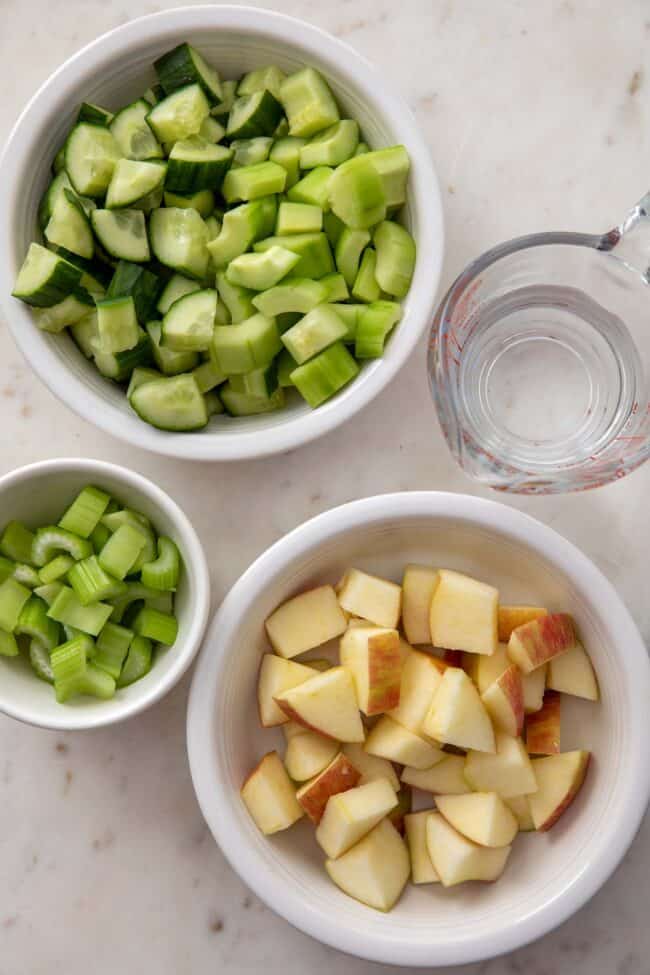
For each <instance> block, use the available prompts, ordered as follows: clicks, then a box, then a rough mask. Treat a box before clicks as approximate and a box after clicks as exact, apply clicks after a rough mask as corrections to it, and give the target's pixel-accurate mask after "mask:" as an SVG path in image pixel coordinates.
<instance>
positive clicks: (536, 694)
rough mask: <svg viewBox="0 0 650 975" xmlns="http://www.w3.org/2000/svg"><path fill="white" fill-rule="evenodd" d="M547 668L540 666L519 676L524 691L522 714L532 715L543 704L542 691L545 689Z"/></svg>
mask: <svg viewBox="0 0 650 975" xmlns="http://www.w3.org/2000/svg"><path fill="white" fill-rule="evenodd" d="M546 671H547V667H546V666H544V665H542V666H541V667H538V668H537V670H533V671H532V672H531V673H530V674H522V675H521V685H522V687H523V690H524V713H525V714H534V713H535V711H539V709H540V708H541V706H542V704H543V703H544V689H545V688H546Z"/></svg>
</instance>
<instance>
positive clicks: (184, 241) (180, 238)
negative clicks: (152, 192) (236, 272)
mask: <svg viewBox="0 0 650 975" xmlns="http://www.w3.org/2000/svg"><path fill="white" fill-rule="evenodd" d="M149 232H150V234H151V249H152V250H153V252H154V254H155V255H156V257H157V258H158V260H159V261H160V263H161V264H166V265H167V267H171V268H173V270H175V271H179V272H180V273H181V274H184V275H187V277H190V278H197V279H198V280H199V281H202V280H203V279H204V277H205V272H206V271H207V269H208V248H207V237H208V234H207V230H206V227H205V224H204V222H203V220H202V219H201V217H200V216H199V214H198V213H197V211H196V210H193V209H187V210H183V209H181V208H180V207H163V208H161V209H160V210H154V212H153V213H152V214H151V222H150V225H149Z"/></svg>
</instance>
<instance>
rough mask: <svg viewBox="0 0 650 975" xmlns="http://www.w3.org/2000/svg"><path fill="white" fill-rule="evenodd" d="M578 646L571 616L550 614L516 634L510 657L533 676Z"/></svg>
mask: <svg viewBox="0 0 650 975" xmlns="http://www.w3.org/2000/svg"><path fill="white" fill-rule="evenodd" d="M576 642H577V638H576V631H575V626H574V623H573V620H572V618H571V617H570V616H569V614H568V613H549V615H548V616H541V617H540V618H539V619H536V620H531V621H530V623H524V624H523V626H518V627H517V629H516V630H513V631H512V633H511V634H510V639H509V641H508V656H509V657H510V659H511V660H512V662H513V663H514V664H517V666H518V667H519V669H520V670H521V671H522V672H523V673H524V674H530V673H531V672H532V671H534V670H536V669H537V668H538V667H541V666H543V664H546V663H548V661H549V660H552V659H553V658H554V657H558V656H559V655H560V654H562V653H566V652H567V651H568V650H571V649H572V648H573V647H575V645H576Z"/></svg>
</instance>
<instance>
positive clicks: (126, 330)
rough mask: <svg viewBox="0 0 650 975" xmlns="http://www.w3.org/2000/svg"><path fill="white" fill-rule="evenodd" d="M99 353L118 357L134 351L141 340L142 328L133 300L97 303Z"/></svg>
mask: <svg viewBox="0 0 650 975" xmlns="http://www.w3.org/2000/svg"><path fill="white" fill-rule="evenodd" d="M97 329H98V334H99V346H98V348H99V351H100V352H101V353H104V354H106V355H117V353H118V352H127V351H128V350H129V349H133V348H134V347H135V346H136V345H137V344H138V342H139V340H140V334H141V330H140V326H139V325H138V319H137V316H136V314H135V303H134V301H133V298H132V297H131V296H130V295H129V297H125V298H109V299H107V300H104V301H99V302H97Z"/></svg>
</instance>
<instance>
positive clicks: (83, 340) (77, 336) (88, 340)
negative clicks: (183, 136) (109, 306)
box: [70, 311, 99, 359]
mask: <svg viewBox="0 0 650 975" xmlns="http://www.w3.org/2000/svg"><path fill="white" fill-rule="evenodd" d="M70 335H71V336H72V338H73V340H74V342H75V344H76V345H77V346H78V348H79V349H80V350H81V352H82V353H83V355H85V357H86V358H87V359H92V358H93V356H94V355H95V349H96V348H97V344H98V342H99V330H98V328H97V312H96V311H91V312H90V314H89V315H86V316H85V317H84V318H82V319H81V321H78V322H77V323H76V324H75V325H71V326H70Z"/></svg>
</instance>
